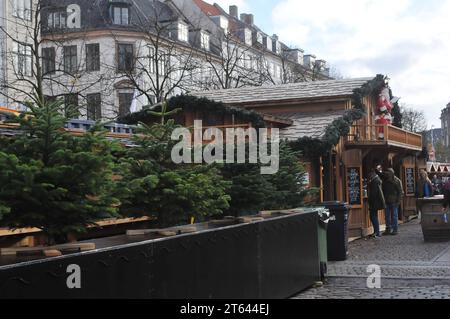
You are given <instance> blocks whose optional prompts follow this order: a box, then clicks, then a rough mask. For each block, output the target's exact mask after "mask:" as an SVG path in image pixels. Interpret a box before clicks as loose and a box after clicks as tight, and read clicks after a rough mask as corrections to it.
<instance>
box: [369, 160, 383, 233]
mask: <svg viewBox="0 0 450 319" xmlns="http://www.w3.org/2000/svg"><path fill="white" fill-rule="evenodd" d="M367 195H368V198H369V211H370V221H371V222H372V225H373V228H374V231H375V233H374V234H373V236H374V237H375V238H377V237H381V233H380V222H379V220H378V211H380V210H382V209H385V208H386V202H385V200H384V195H383V189H382V181H381V178H380V177H379V176H378V174H377V171H376V169H374V170H373V171H372V172H371V173H370V176H369V180H368V183H367Z"/></svg>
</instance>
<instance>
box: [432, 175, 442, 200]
mask: <svg viewBox="0 0 450 319" xmlns="http://www.w3.org/2000/svg"><path fill="white" fill-rule="evenodd" d="M431 182H432V184H433V195H435V196H436V195H443V192H442V191H443V190H442V186H443V185H442V178H441V177H438V176H437V175H434V176H433V179H432V180H431Z"/></svg>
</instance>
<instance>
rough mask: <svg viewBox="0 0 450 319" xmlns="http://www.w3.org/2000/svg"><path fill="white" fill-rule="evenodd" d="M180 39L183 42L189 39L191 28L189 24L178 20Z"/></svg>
mask: <svg viewBox="0 0 450 319" xmlns="http://www.w3.org/2000/svg"><path fill="white" fill-rule="evenodd" d="M178 40H179V41H183V42H188V41H189V28H188V26H187V24H184V23H182V22H178Z"/></svg>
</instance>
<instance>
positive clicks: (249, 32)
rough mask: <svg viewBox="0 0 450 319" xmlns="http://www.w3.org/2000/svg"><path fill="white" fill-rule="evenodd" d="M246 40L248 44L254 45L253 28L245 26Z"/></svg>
mask: <svg viewBox="0 0 450 319" xmlns="http://www.w3.org/2000/svg"><path fill="white" fill-rule="evenodd" d="M244 38H245V39H244V41H245V44H246V45H248V46H251V45H252V30H250V29H247V28H245V30H244Z"/></svg>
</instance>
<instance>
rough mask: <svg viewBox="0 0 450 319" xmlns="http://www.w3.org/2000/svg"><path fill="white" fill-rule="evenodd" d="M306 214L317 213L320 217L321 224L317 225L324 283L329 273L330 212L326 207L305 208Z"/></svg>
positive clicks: (321, 273) (321, 275)
mask: <svg viewBox="0 0 450 319" xmlns="http://www.w3.org/2000/svg"><path fill="white" fill-rule="evenodd" d="M303 211H305V212H317V214H318V215H319V224H318V225H317V234H318V243H319V245H318V246H319V260H320V278H321V280H322V281H324V280H325V277H326V275H327V272H328V241H327V238H328V237H327V236H328V235H327V234H328V222H329V219H330V212H329V210H328V209H326V208H325V207H314V208H304V209H303Z"/></svg>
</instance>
